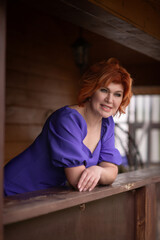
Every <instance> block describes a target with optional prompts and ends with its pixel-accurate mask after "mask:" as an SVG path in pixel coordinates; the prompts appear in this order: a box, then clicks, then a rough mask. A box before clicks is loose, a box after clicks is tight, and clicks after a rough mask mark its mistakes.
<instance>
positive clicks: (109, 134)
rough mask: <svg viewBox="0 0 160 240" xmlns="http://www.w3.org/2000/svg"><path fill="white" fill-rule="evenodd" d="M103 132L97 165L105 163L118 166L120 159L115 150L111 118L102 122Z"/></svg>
mask: <svg viewBox="0 0 160 240" xmlns="http://www.w3.org/2000/svg"><path fill="white" fill-rule="evenodd" d="M103 131H104V135H103V137H102V140H101V142H102V144H101V151H100V157H99V163H100V162H102V161H105V162H110V163H114V164H116V165H120V164H121V163H122V158H121V155H120V153H119V151H118V149H116V148H115V138H114V121H113V118H112V117H109V118H107V119H106V120H105V121H104V122H103Z"/></svg>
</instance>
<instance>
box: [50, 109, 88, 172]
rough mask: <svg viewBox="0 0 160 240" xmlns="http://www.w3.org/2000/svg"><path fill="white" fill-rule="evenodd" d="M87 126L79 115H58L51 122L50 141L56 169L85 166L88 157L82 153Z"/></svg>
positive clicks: (52, 158)
mask: <svg viewBox="0 0 160 240" xmlns="http://www.w3.org/2000/svg"><path fill="white" fill-rule="evenodd" d="M84 134H86V126H85V124H84V121H83V119H82V118H80V116H79V115H77V114H73V113H68V114H64V115H61V114H60V115H58V116H57V117H56V118H53V119H51V120H50V121H49V126H48V141H49V148H50V155H51V160H52V164H53V165H54V166H55V167H64V168H66V167H76V166H80V165H84V164H85V162H86V158H87V156H86V155H85V153H84V151H82V141H83V138H84Z"/></svg>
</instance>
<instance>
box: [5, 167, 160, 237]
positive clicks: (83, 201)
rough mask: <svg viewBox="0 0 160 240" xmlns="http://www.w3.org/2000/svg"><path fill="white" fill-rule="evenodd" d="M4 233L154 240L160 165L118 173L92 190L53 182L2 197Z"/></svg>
mask: <svg viewBox="0 0 160 240" xmlns="http://www.w3.org/2000/svg"><path fill="white" fill-rule="evenodd" d="M3 220H4V239H5V240H14V239H15V240H19V239H23V240H25V239H26V240H32V239H34V240H35V239H38V240H41V239H43V240H44V239H46V240H50V239H52V240H53V239H59V240H61V239H63V240H64V239H65V240H67V239H69V240H72V239H74V240H76V239H78V240H81V239H83V240H85V239H92V240H94V239H95V240H97V239H98V240H101V239H105V240H106V239H109V240H117V239H118V240H132V239H134V240H135V239H136V240H142V239H143V240H151V239H152V240H154V239H155V240H158V239H159V238H160V232H159V231H160V229H159V228H158V224H160V222H159V221H160V167H152V168H147V169H142V170H137V171H133V172H128V173H123V174H119V175H118V177H117V179H116V181H115V182H114V183H113V184H112V185H110V186H98V187H96V188H95V189H94V190H93V191H92V192H77V191H74V190H72V189H70V188H59V189H57V188H53V189H47V190H44V191H37V192H33V193H26V194H19V195H16V196H13V197H7V198H5V200H4V212H3Z"/></svg>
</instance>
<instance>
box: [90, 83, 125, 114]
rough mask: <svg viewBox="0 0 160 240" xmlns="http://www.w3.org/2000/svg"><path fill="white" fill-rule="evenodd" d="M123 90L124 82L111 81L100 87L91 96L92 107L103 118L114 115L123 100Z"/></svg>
mask: <svg viewBox="0 0 160 240" xmlns="http://www.w3.org/2000/svg"><path fill="white" fill-rule="evenodd" d="M123 92H124V89H123V85H122V84H116V83H110V84H109V85H108V86H105V87H101V88H99V89H98V90H97V91H96V92H95V93H94V94H93V95H92V97H91V101H90V104H91V105H90V106H91V109H92V110H93V111H94V113H95V114H96V115H99V116H100V117H103V118H107V117H110V116H112V115H113V116H114V115H115V114H116V112H117V110H118V108H119V106H120V104H121V102H122V99H123Z"/></svg>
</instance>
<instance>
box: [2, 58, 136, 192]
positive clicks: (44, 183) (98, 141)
mask: <svg viewBox="0 0 160 240" xmlns="http://www.w3.org/2000/svg"><path fill="white" fill-rule="evenodd" d="M82 80H83V85H82V88H81V90H80V93H79V97H78V105H73V106H65V107H63V108H61V109H58V110H57V111H56V112H54V113H53V114H52V115H51V116H50V117H49V118H48V120H47V121H46V123H45V125H44V127H43V130H42V132H41V134H40V135H39V136H38V137H37V138H36V140H35V141H34V143H33V144H32V145H31V146H30V147H29V148H27V149H26V150H25V151H24V152H23V153H21V154H20V155H18V156H17V157H15V158H14V159H12V160H11V161H10V162H9V163H8V164H7V165H6V166H5V172H4V191H5V195H14V194H17V193H24V192H29V191H35V190H40V189H45V188H49V187H53V186H63V185H65V183H66V180H68V182H69V183H70V185H72V186H73V187H74V188H75V189H78V190H79V191H91V190H93V189H94V188H95V186H96V185H97V184H102V185H106V184H111V183H112V182H113V181H114V180H115V178H116V176H117V173H118V167H117V165H120V164H121V156H120V153H119V152H118V150H117V149H115V146H114V122H113V118H112V116H114V115H115V114H117V113H119V114H121V113H125V108H126V107H127V105H128V104H129V102H130V98H131V95H132V94H131V85H132V79H131V77H130V75H129V73H128V72H127V71H126V70H125V69H124V68H123V67H121V66H120V65H119V63H118V61H117V60H116V59H113V58H111V59H109V60H108V61H103V62H99V63H97V64H95V65H93V66H92V67H91V68H90V69H89V70H88V71H86V73H85V74H84V75H83V77H82Z"/></svg>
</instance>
